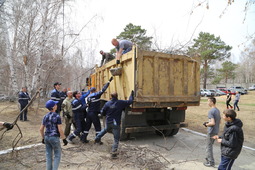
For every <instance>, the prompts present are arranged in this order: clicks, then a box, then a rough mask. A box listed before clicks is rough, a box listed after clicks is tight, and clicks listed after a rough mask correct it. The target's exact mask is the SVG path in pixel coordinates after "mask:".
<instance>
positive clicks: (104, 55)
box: [100, 50, 115, 67]
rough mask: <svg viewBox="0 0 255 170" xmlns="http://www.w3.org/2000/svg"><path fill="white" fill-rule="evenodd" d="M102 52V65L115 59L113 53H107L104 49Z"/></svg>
mask: <svg viewBox="0 0 255 170" xmlns="http://www.w3.org/2000/svg"><path fill="white" fill-rule="evenodd" d="M100 54H101V55H102V60H101V65H100V67H102V65H103V64H106V63H108V62H109V61H111V60H113V59H115V57H114V56H113V55H112V54H111V53H105V52H104V51H103V50H101V51H100Z"/></svg>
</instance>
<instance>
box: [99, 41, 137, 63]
mask: <svg viewBox="0 0 255 170" xmlns="http://www.w3.org/2000/svg"><path fill="white" fill-rule="evenodd" d="M112 45H113V46H115V48H116V57H115V56H114V55H112V54H111V53H108V52H104V51H103V50H101V51H100V54H101V55H102V60H101V65H100V67H102V65H103V64H106V63H107V62H109V61H111V60H113V59H115V58H116V64H120V57H121V56H122V55H123V54H126V53H128V52H129V51H131V50H132V46H133V43H132V42H131V41H129V40H117V39H115V38H113V39H112Z"/></svg>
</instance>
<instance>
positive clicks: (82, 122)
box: [40, 77, 134, 169]
mask: <svg viewBox="0 0 255 170" xmlns="http://www.w3.org/2000/svg"><path fill="white" fill-rule="evenodd" d="M112 80H113V77H111V78H110V79H109V81H108V82H107V83H106V84H105V85H104V86H103V88H102V89H101V90H100V91H97V90H96V88H95V87H91V88H90V89H89V90H88V91H87V92H80V91H67V92H66V98H65V99H64V100H63V101H62V100H61V92H60V88H61V83H59V82H56V83H54V90H53V91H52V92H51V99H50V100H48V101H47V102H46V104H45V107H46V108H47V109H48V110H49V113H47V114H46V115H45V116H44V118H43V121H42V125H41V127H40V133H41V136H42V143H43V144H45V145H46V164H47V169H48V168H49V169H51V168H52V167H53V169H57V167H58V166H59V162H60V158H61V147H60V142H59V138H61V139H63V143H64V145H67V144H68V143H73V139H74V138H79V139H80V141H81V142H82V143H88V142H89V140H88V139H87V137H88V134H89V130H90V128H91V125H92V124H93V125H94V127H95V130H96V136H95V138H94V143H95V144H100V145H101V144H103V142H102V141H101V138H102V137H103V136H104V135H105V134H106V133H107V132H113V136H114V143H113V145H112V152H111V157H112V158H117V150H118V144H119V140H120V124H121V114H122V110H123V109H124V108H125V107H127V106H129V105H130V104H132V102H133V95H134V92H133V91H132V92H131V94H130V97H129V100H118V94H117V93H116V92H113V93H111V100H110V101H108V102H106V103H105V104H104V106H103V108H102V109H101V110H100V98H101V96H102V94H103V93H104V92H105V91H106V90H107V88H108V87H109V85H110V83H111V81H112ZM58 107H60V109H58ZM61 111H62V112H63V116H64V119H65V124H66V126H65V130H64V131H63V130H62V122H61V115H60V113H61ZM99 114H101V115H103V116H106V126H105V128H104V129H103V130H102V128H101V123H100V119H99ZM72 124H73V125H74V127H75V130H74V131H73V132H71V125H72ZM70 132H71V133H70ZM53 151H54V159H53V158H52V155H53ZM52 162H54V163H53V164H52Z"/></svg>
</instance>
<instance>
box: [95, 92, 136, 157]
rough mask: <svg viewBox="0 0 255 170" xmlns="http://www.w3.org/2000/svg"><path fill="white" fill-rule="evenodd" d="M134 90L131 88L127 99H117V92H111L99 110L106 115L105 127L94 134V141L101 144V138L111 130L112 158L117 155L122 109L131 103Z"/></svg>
mask: <svg viewBox="0 0 255 170" xmlns="http://www.w3.org/2000/svg"><path fill="white" fill-rule="evenodd" d="M133 100H134V91H133V90H132V92H131V94H130V97H129V100H118V94H117V93H116V92H115V93H112V94H111V100H110V101H108V102H107V103H105V105H104V107H103V108H102V110H101V113H102V115H103V116H105V115H106V127H105V128H104V129H103V130H102V131H101V132H100V133H99V134H98V135H97V136H96V138H95V143H99V144H103V143H102V142H101V138H102V137H103V136H104V135H105V134H106V133H107V132H111V131H112V133H113V136H114V143H113V145H112V153H111V156H112V158H116V157H117V150H118V145H119V140H120V124H121V114H122V110H123V109H124V108H125V107H127V106H129V105H130V104H132V103H133Z"/></svg>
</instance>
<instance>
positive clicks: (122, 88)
mask: <svg viewBox="0 0 255 170" xmlns="http://www.w3.org/2000/svg"><path fill="white" fill-rule="evenodd" d="M134 56H135V51H134V50H133V51H131V52H129V53H127V54H125V55H123V56H122V58H121V64H120V65H119V66H117V65H116V64H115V62H116V61H115V60H113V61H111V62H108V63H106V64H105V65H103V66H102V67H100V68H96V70H95V73H94V74H92V75H91V78H92V79H93V76H95V77H96V78H95V87H96V88H97V91H99V90H101V89H102V88H103V86H104V84H105V83H107V82H108V80H109V79H110V77H111V76H112V74H111V72H110V69H112V68H117V67H121V68H122V74H121V75H120V76H114V77H113V80H112V82H111V83H110V86H109V87H108V89H107V90H106V92H105V93H104V94H103V95H102V96H101V99H103V100H107V101H108V100H110V98H111V97H110V94H111V93H113V92H117V93H118V98H119V99H120V100H127V99H128V98H129V95H130V93H131V90H134V63H135V62H134V61H133V60H134Z"/></svg>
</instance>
